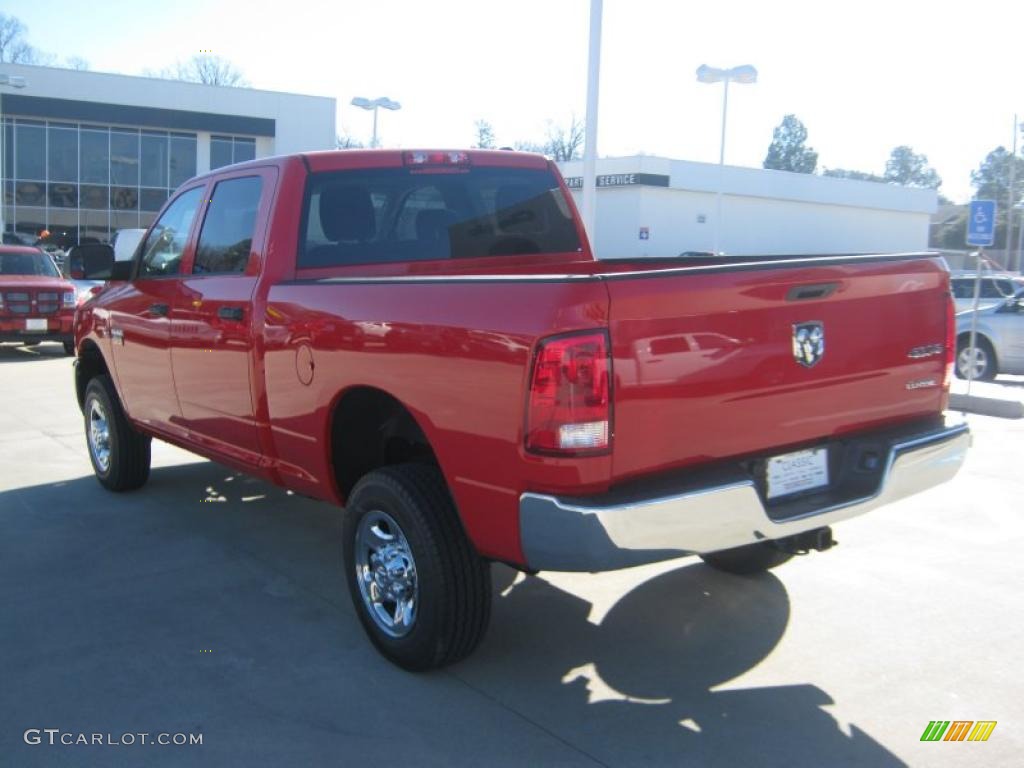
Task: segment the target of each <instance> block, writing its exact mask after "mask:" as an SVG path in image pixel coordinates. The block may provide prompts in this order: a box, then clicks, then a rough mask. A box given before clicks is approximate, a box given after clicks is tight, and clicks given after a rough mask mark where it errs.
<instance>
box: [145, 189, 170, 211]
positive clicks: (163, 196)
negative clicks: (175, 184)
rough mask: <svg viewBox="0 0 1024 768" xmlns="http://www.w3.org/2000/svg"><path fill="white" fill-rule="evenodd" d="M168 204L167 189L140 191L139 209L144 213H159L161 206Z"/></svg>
mask: <svg viewBox="0 0 1024 768" xmlns="http://www.w3.org/2000/svg"><path fill="white" fill-rule="evenodd" d="M165 202H167V190H166V189H141V190H139V208H140V209H142V210H143V211H159V210H160V206H162V205H163V204H164V203H165Z"/></svg>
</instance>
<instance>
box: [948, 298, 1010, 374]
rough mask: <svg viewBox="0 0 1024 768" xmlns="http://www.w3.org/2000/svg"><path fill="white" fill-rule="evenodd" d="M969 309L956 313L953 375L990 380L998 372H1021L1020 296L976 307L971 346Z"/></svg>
mask: <svg viewBox="0 0 1024 768" xmlns="http://www.w3.org/2000/svg"><path fill="white" fill-rule="evenodd" d="M973 314H974V313H973V312H972V311H971V310H968V311H966V312H960V313H958V314H957V316H956V334H957V336H956V340H957V343H956V375H957V376H959V377H960V378H961V379H966V378H967V375H968V373H969V371H970V369H971V366H972V365H973V366H974V377H973V378H975V379H978V380H981V381H991V380H992V379H994V378H995V377H996V374H999V373H1012V374H1024V297H1022V296H1018V297H1015V298H1012V299H1003V300H1002V301H1001V302H1000V303H998V304H992V305H990V306H987V307H983V308H981V309H979V310H978V324H977V337H976V339H975V343H974V349H973V350H972V349H971V346H970V339H971V316H972V315H973Z"/></svg>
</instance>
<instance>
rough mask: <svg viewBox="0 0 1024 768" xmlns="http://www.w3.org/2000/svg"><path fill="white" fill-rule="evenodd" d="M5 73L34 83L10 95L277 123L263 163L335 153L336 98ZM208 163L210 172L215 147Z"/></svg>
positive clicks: (43, 71) (75, 73)
mask: <svg viewBox="0 0 1024 768" xmlns="http://www.w3.org/2000/svg"><path fill="white" fill-rule="evenodd" d="M4 73H5V74H9V75H21V76H22V77H24V78H25V80H26V81H27V82H28V85H27V86H26V87H25V88H23V89H19V90H17V91H15V90H13V89H4V90H5V93H11V94H18V95H24V96H41V97H46V98H54V99H72V100H75V101H95V102H102V103H105V104H126V105H130V106H137V107H155V108H157V109H180V110H185V111H189V112H208V113H213V114H219V115H241V116H245V117H262V118H269V119H272V120H274V121H275V133H276V135H275V136H274V137H273V138H272V139H271V138H269V137H267V138H266V139H265V140H263V141H258V142H257V144H256V156H257V157H265V156H267V155H271V154H278V155H281V154H289V153H292V152H305V151H311V150H320V149H334V147H335V112H336V105H335V100H334V99H332V98H327V97H323V96H304V95H300V94H294V93H278V92H276V91H260V90H256V89H255V88H228V87H223V86H213V85H201V84H199V83H186V82H181V81H179V80H163V79H160V78H151V77H129V76H125V75H114V74H110V73H106V72H85V71H79V70H71V69H60V68H57V67H36V66H22V65H18V64H5V65H4ZM208 140H209V136H208V135H207V141H208ZM200 156H202V153H201V155H200ZM205 157H206V165H207V166H209V146H207V149H206V155H205ZM207 170H208V168H207ZM199 171H200V172H202V171H203V167H202V164H200V168H199Z"/></svg>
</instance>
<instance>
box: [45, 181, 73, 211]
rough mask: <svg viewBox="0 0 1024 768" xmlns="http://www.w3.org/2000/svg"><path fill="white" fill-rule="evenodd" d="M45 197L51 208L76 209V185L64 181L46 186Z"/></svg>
mask: <svg viewBox="0 0 1024 768" xmlns="http://www.w3.org/2000/svg"><path fill="white" fill-rule="evenodd" d="M47 192H48V194H47V197H48V198H49V200H50V207H51V208H77V207H78V185H77V184H68V183H67V182H64V181H59V182H51V183H50V184H47Z"/></svg>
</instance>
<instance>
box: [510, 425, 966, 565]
mask: <svg viewBox="0 0 1024 768" xmlns="http://www.w3.org/2000/svg"><path fill="white" fill-rule="evenodd" d="M970 442H971V436H970V432H969V431H968V428H967V426H966V425H958V426H954V427H944V428H941V429H937V430H932V431H929V432H926V433H924V434H917V435H911V436H902V437H900V438H899V439H898V440H896V441H893V442H891V444H890V445H889V450H888V459H887V462H886V464H885V466H884V469H883V470H882V471H881V473H880V475H879V482H878V483H877V486H876V489H875V490H874V491H873V492H872V493H870V494H869V495H866V496H862V497H860V498H855V499H852V500H845V501H842V502H841V503H836V504H831V505H830V504H827V503H826V504H824V505H823V506H821V507H820V508H816V509H813V510H812V511H809V512H804V513H802V514H799V515H795V516H793V517H783V518H779V517H778V515H775V516H774V518H773V517H772V516H769V512H768V509H767V508H766V506H765V503H764V502H763V500H762V496H761V494H760V493H759V491H758V489H757V485H756V484H755V482H754V479H753V478H752V477H751V476H749V474H748V475H746V476H742V475H739V476H736V477H734V478H731V479H728V478H727V479H724V480H722V481H719V482H715V483H709V484H704V485H698V486H693V485H692V484H691V485H688V486H687V485H681V486H680V488H679V489H678V490H674V491H673V490H668V491H663V492H661V493H658V494H656V495H649V494H643V493H640V492H638V493H636V494H635V495H633V496H627V497H625V498H623V497H622V496H621V494H617V495H613V494H609V495H608V496H606V497H596V498H578V499H577V498H564V497H556V496H549V495H545V494H538V493H524V494H522V496H520V498H519V528H520V535H521V538H522V546H523V553H524V555H525V557H526V563H527V565H528V566H529V567H530V568H531V569H533V570H553V571H608V570H615V569H617V568H625V567H628V566H632V565H640V564H643V563H652V562H657V561H659V560H668V559H671V558H674V557H681V556H684V555H689V554H696V553H703V552H714V551H717V550H720V549H729V548H730V547H738V546H741V545H744V544H752V543H754V542H757V541H764V540H768V539H781V538H784V537H786V536H792V535H793V534H797V533H801V532H803V531H808V530H812V529H814V528H820V527H822V526H826V525H831V524H832V523H836V522H838V521H840V520H846V519H847V518H851V517H855V516H857V515H861V514H864V513H865V512H868V511H869V510H872V509H874V508H875V507H879V506H882V505H883V504H888V503H890V502H893V501H896V500H898V499H902V498H905V497H907V496H910V495H912V494H914V493H917V492H919V491H923V490H926V489H928V488H931V487H932V486H935V485H938V484H939V483H943V482H945V481H946V480H949V479H950V478H952V477H953V476H954V475H955V474H956V473H957V471H958V470H959V469H960V467H961V466H962V464H963V462H964V458H965V456H966V454H967V448H968V446H969V445H970Z"/></svg>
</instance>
